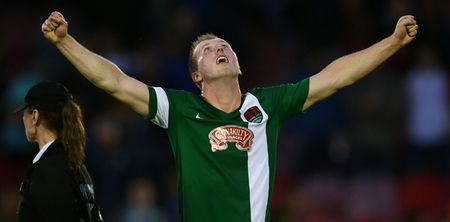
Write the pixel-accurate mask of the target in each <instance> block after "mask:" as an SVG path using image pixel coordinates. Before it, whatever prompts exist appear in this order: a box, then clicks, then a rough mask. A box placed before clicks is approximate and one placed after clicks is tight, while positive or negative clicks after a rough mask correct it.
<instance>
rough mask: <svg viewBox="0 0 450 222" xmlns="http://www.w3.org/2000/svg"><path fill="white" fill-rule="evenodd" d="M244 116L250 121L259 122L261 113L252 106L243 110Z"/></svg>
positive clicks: (261, 116) (261, 118)
mask: <svg viewBox="0 0 450 222" xmlns="http://www.w3.org/2000/svg"><path fill="white" fill-rule="evenodd" d="M244 118H245V119H246V120H247V121H249V122H251V123H261V121H262V120H263V114H262V112H261V110H260V109H259V108H258V107H257V106H252V107H250V108H249V109H247V111H245V112H244Z"/></svg>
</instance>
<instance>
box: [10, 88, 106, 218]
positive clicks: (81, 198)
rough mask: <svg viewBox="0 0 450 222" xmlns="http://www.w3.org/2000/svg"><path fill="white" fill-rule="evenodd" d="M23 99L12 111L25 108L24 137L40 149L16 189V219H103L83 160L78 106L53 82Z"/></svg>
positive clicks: (83, 153) (64, 90) (84, 134)
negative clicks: (20, 196)
mask: <svg viewBox="0 0 450 222" xmlns="http://www.w3.org/2000/svg"><path fill="white" fill-rule="evenodd" d="M24 100H25V103H24V104H23V105H22V106H21V107H19V108H17V109H16V112H19V111H23V117H22V119H23V124H24V126H25V134H26V137H27V140H28V141H29V142H32V143H37V144H38V145H39V153H38V154H37V155H36V157H35V158H34V160H33V164H32V165H31V167H30V169H29V170H28V171H27V173H26V175H25V179H24V181H23V183H22V185H21V188H20V193H21V194H22V201H21V203H20V206H19V209H18V216H19V221H20V222H31V221H32V222H50V221H52V222H53V221H55V222H56V221H58V222H59V221H65V222H72V221H73V222H81V221H83V222H87V221H102V219H101V215H100V212H99V211H98V209H97V207H96V205H95V202H94V188H93V184H92V180H91V178H90V176H89V173H88V172H87V170H86V167H85V166H84V164H83V162H84V159H85V149H86V131H85V129H84V126H83V121H82V115H81V110H80V107H79V106H78V104H77V103H76V102H75V101H74V100H73V98H72V96H71V95H70V93H69V92H68V90H67V89H66V87H65V86H63V85H62V84H60V83H58V82H54V81H43V82H40V83H38V84H36V85H34V86H33V87H32V88H31V89H30V90H29V91H28V93H27V95H26V96H25V99H24Z"/></svg>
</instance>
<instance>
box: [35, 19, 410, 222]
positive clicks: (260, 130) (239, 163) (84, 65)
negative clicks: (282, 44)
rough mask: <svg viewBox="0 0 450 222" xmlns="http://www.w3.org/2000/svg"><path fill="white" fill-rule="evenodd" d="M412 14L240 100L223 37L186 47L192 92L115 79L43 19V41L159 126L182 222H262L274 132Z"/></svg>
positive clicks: (357, 74) (347, 80)
mask: <svg viewBox="0 0 450 222" xmlns="http://www.w3.org/2000/svg"><path fill="white" fill-rule="evenodd" d="M417 28H418V26H417V24H416V21H415V20H414V17H413V16H410V15H407V16H403V17H401V18H400V19H399V21H398V23H397V26H396V28H395V31H394V33H393V34H392V35H391V36H389V37H387V38H385V39H383V40H382V41H380V42H378V43H376V44H374V45H372V46H370V47H369V48H367V49H364V50H361V51H358V52H355V53H353V54H349V55H346V56H343V57H341V58H339V59H337V60H335V61H333V62H332V63H331V64H330V65H328V66H327V67H326V68H325V69H323V70H322V71H320V72H319V73H317V74H315V75H313V76H311V77H310V78H307V79H304V80H302V81H300V82H298V83H294V84H285V85H279V86H275V87H269V88H255V89H253V90H250V91H249V92H247V93H244V94H242V93H241V90H240V87H239V81H238V76H239V75H241V70H240V66H239V62H238V59H237V56H236V54H235V53H234V51H233V49H232V48H231V46H230V44H229V43H228V42H226V41H225V40H223V39H221V38H219V37H217V36H215V35H212V34H206V35H201V36H199V37H198V38H197V40H196V41H195V42H193V43H192V48H191V53H190V58H189V70H190V73H191V77H192V80H193V81H194V82H195V84H197V86H198V87H199V88H200V89H201V95H195V94H192V93H189V92H185V91H181V90H173V89H166V88H160V87H150V86H147V85H146V84H144V83H142V82H140V81H138V80H136V79H133V78H131V77H130V76H128V75H126V74H125V73H123V72H122V71H121V70H120V69H119V68H118V67H117V66H116V65H115V64H113V63H112V62H110V61H108V60H106V59H105V58H103V57H101V56H99V55H97V54H95V53H93V52H91V51H89V50H88V49H86V48H85V47H83V46H82V45H80V44H79V43H78V42H77V41H76V40H75V39H74V38H72V37H71V36H70V35H69V34H68V24H67V22H66V21H65V19H64V17H63V15H62V14H61V13H59V12H52V14H51V15H50V16H49V17H48V19H47V20H45V22H44V23H43V24H42V31H43V33H44V36H45V37H46V38H47V39H48V40H49V41H50V42H52V43H53V44H54V45H55V46H56V47H57V48H58V49H59V50H60V51H61V53H62V54H63V55H64V56H65V57H66V58H67V59H68V60H69V61H70V62H71V63H72V64H73V65H74V66H75V67H76V68H77V69H78V70H79V71H80V72H81V74H82V75H83V76H85V77H86V78H87V79H88V80H89V81H91V82H92V83H93V84H94V85H96V86H97V87H99V88H101V89H103V90H105V91H106V92H108V93H109V94H111V95H112V96H114V97H115V98H117V99H118V100H120V101H121V102H123V103H125V104H127V105H128V106H130V107H131V108H132V109H133V110H134V111H136V112H137V113H139V114H140V115H142V116H146V117H147V118H148V119H149V120H151V121H152V122H154V123H155V124H157V125H159V126H160V127H162V128H164V129H166V131H167V134H168V136H169V140H170V143H171V145H172V150H173V153H174V157H175V161H176V164H177V170H178V182H179V184H178V190H179V208H180V215H181V220H182V221H192V222H199V221H215V222H220V221H224V222H230V221H248V222H250V221H251V222H255V221H258V222H260V221H269V220H270V216H269V201H270V199H271V194H272V191H273V184H274V179H275V162H276V159H275V156H276V155H275V154H276V144H277V138H278V131H279V128H280V126H281V125H282V123H283V122H284V121H285V120H286V119H287V118H289V117H291V116H293V115H295V114H299V113H301V112H302V111H304V110H306V109H307V108H308V107H310V106H311V105H313V104H314V103H315V102H317V101H319V100H321V99H324V98H326V97H328V96H330V95H331V94H333V93H334V92H336V91H337V90H338V89H340V88H342V87H345V86H348V85H350V84H352V83H354V82H355V81H356V80H358V79H360V78H362V77H364V76H365V75H367V74H368V73H369V72H371V71H372V70H373V69H375V68H376V67H377V66H378V65H380V64H381V63H382V62H383V61H385V60H386V59H387V58H389V57H390V56H392V55H393V54H394V53H395V52H397V51H398V50H399V49H400V48H402V47H403V46H404V45H406V44H408V43H409V42H411V41H412V40H413V39H414V37H415V36H416V34H417Z"/></svg>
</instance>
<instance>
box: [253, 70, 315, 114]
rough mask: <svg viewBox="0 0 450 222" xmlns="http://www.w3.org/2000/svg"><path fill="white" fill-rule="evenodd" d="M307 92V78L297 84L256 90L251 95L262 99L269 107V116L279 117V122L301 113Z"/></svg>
mask: <svg viewBox="0 0 450 222" xmlns="http://www.w3.org/2000/svg"><path fill="white" fill-rule="evenodd" d="M308 92H309V78H306V79H303V80H301V81H299V82H297V83H290V84H282V85H278V86H273V87H267V88H257V89H254V90H253V91H252V93H255V94H256V95H259V96H260V97H262V98H264V100H266V104H268V106H270V110H271V111H272V113H271V114H272V115H277V116H279V117H280V119H281V120H285V119H287V118H289V117H291V116H293V115H295V114H300V113H302V109H303V105H304V104H305V101H306V99H307V97H308Z"/></svg>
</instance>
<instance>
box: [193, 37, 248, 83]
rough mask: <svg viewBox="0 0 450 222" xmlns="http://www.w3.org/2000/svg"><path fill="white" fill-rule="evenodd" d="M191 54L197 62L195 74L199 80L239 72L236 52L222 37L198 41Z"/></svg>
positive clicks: (232, 74)
mask: <svg viewBox="0 0 450 222" xmlns="http://www.w3.org/2000/svg"><path fill="white" fill-rule="evenodd" d="M193 55H194V56H195V58H196V61H197V64H198V69H197V72H196V74H197V75H199V76H200V78H201V80H200V81H204V80H208V79H215V78H220V77H224V76H238V75H240V74H241V69H240V67H239V62H238V59H237V56H236V54H235V53H234V51H233V49H232V48H231V46H230V44H228V43H227V42H226V41H225V40H223V39H220V38H215V39H209V40H205V41H203V42H200V44H198V45H197V47H196V48H195V50H194V53H193ZM196 74H194V75H196ZM194 81H198V80H196V79H194Z"/></svg>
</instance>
